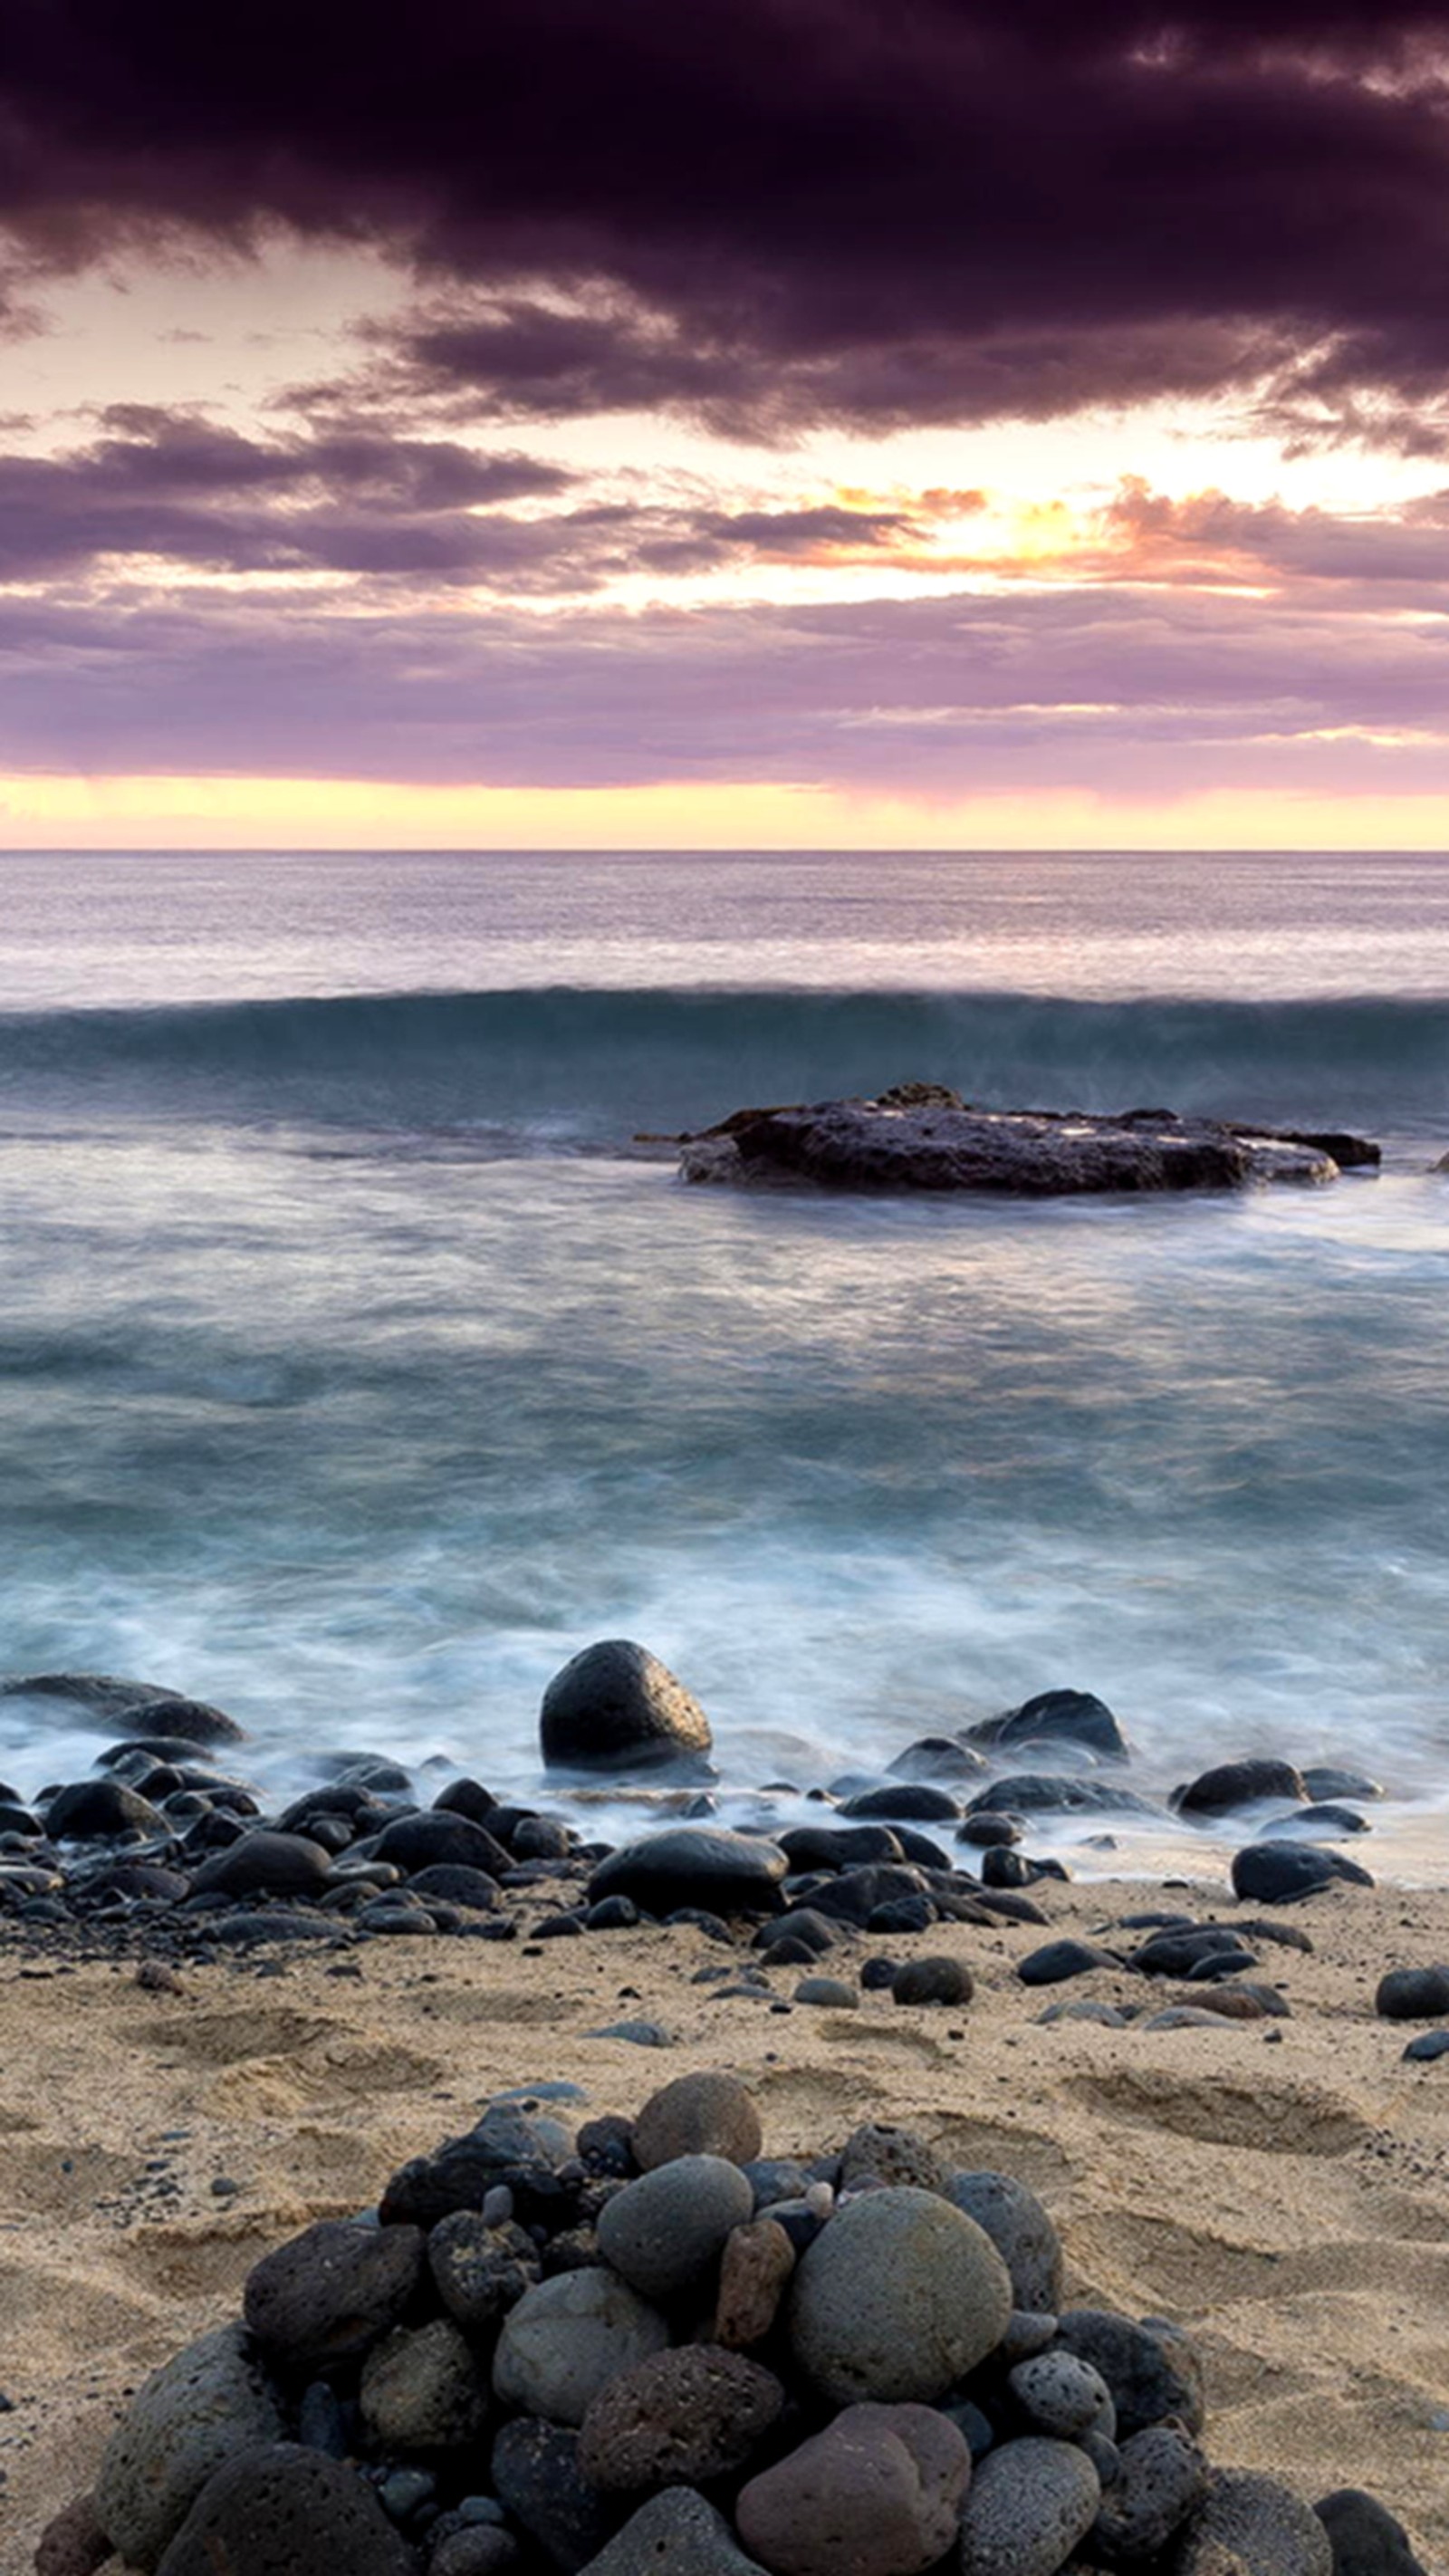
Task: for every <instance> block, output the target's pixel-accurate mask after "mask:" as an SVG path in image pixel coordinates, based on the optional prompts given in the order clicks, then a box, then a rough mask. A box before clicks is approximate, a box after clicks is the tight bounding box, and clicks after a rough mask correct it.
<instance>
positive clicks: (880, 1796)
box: [839, 1780, 961, 1825]
mask: <svg viewBox="0 0 1449 2576" xmlns="http://www.w3.org/2000/svg"><path fill="white" fill-rule="evenodd" d="M839 1813H840V1814H841V1815H842V1816H849V1817H851V1818H852V1820H854V1819H857V1818H858V1819H860V1820H861V1821H867V1820H868V1821H869V1822H871V1823H877V1822H881V1821H887V1820H889V1819H890V1818H891V1817H893V1816H902V1817H904V1818H905V1819H906V1820H907V1821H908V1822H912V1821H913V1822H915V1823H916V1824H922V1825H933V1824H954V1823H955V1821H956V1819H957V1817H958V1816H959V1815H960V1813H961V1801H960V1799H959V1798H953V1797H952V1795H951V1792H950V1790H949V1789H942V1788H938V1787H937V1786H936V1785H935V1784H934V1783H933V1782H931V1781H928V1780H895V1781H892V1782H891V1784H890V1786H889V1787H882V1788H879V1789H857V1791H856V1793H855V1795H854V1797H853V1798H847V1799H846V1800H845V1801H844V1803H843V1804H842V1806H841V1807H840V1809H839Z"/></svg>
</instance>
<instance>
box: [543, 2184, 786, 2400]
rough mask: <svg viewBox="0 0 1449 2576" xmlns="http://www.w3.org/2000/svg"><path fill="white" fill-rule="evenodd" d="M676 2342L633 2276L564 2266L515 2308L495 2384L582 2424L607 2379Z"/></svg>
mask: <svg viewBox="0 0 1449 2576" xmlns="http://www.w3.org/2000/svg"><path fill="white" fill-rule="evenodd" d="M727 2170H732V2168H727ZM745 2188H746V2190H747V2191H748V2189H749V2186H748V2184H746V2186H745ZM617 2205H618V2204H617V2202H614V2201H611V2202H610V2203H609V2207H610V2208H616V2207H617ZM668 2341H669V2329H668V2327H667V2326H666V2324H665V2322H664V2319H663V2318H662V2317H661V2316H660V2315H658V2314H657V2312H656V2311H655V2310H654V2309H653V2308H651V2307H648V2306H647V2305H646V2304H645V2302H644V2300H643V2299H641V2298H640V2297H639V2296H638V2295H637V2293H636V2292H635V2291H634V2290H632V2289H631V2288H630V2286H629V2284H628V2282H627V2281H621V2280H617V2279H616V2278H615V2277H614V2274H613V2273H612V2272H607V2271H605V2270H604V2269H603V2268H602V2267H601V2266H595V2267H594V2268H592V2269H590V2270H588V2271H583V2272H560V2273H558V2274H556V2275H555V2277H554V2279H552V2280H551V2281H540V2282H539V2283H538V2284H537V2286H536V2287H535V2288H534V2289H532V2290H525V2292H524V2294H523V2297H522V2298H521V2299H520V2300H519V2302H518V2305H517V2306H516V2307H515V2308H510V2310H509V2312H508V2315H507V2317H506V2318H505V2319H504V2324H503V2332H502V2334H501V2335H500V2336H499V2338H498V2349H497V2351H496V2353H495V2354H494V2356H493V2385H494V2388H495V2390H496V2391H497V2394H498V2395H499V2396H500V2397H501V2398H502V2400H503V2402H504V2404H505V2405H506V2406H513V2407H517V2408H518V2409H519V2411H520V2412H521V2413H523V2414H525V2415H541V2416H544V2417H546V2418H547V2420H548V2421H549V2423H551V2424H582V2422H583V2420H584V2417H585V2415H586V2414H587V2413H588V2411H589V2406H590V2404H591V2402H592V2400H593V2399H594V2398H595V2397H596V2396H597V2395H598V2392H599V2390H600V2389H601V2388H602V2387H604V2385H605V2384H606V2382H607V2381H609V2380H611V2379H613V2378H615V2377H616V2376H617V2374H618V2373H619V2372H620V2371H621V2370H631V2369H632V2368H633V2366H634V2364H635V2363H636V2362H639V2361H647V2360H648V2359H649V2357H650V2355H651V2353H656V2352H662V2351H663V2349H664V2347H665V2345H666V2344H667V2343H668Z"/></svg>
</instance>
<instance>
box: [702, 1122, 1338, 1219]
mask: <svg viewBox="0 0 1449 2576" xmlns="http://www.w3.org/2000/svg"><path fill="white" fill-rule="evenodd" d="M724 1131H727V1132H724ZM1344 1150H1345V1151H1347V1150H1348V1147H1347V1144H1346V1143H1345V1148H1344ZM679 1168H680V1172H681V1174H682V1176H683V1178H684V1179H685V1180H686V1181H704V1182H726V1183H734V1184H735V1185H737V1186H745V1187H748V1186H751V1185H753V1186H757V1187H758V1186H759V1185H760V1184H761V1183H762V1182H763V1183H765V1184H767V1185H768V1184H769V1183H772V1182H773V1183H775V1184H776V1185H779V1184H780V1183H786V1184H788V1183H791V1182H793V1183H796V1184H799V1183H802V1182H804V1183H809V1184H813V1185H814V1186H816V1187H819V1188H825V1189H843V1190H865V1191H882V1190H885V1191H898V1190H906V1191H917V1190H926V1191H932V1192H936V1191H945V1190H990V1191H1001V1192H1007V1193H1009V1194H1011V1195H1012V1196H1015V1197H1027V1198H1043V1197H1061V1196H1071V1197H1076V1196H1080V1195H1081V1194H1082V1193H1084V1192H1099V1191H1129V1192H1134V1193H1135V1192H1138V1191H1142V1190H1151V1191H1159V1190H1198V1189H1241V1188H1243V1187H1245V1186H1246V1185H1247V1184H1248V1183H1249V1182H1251V1181H1259V1180H1265V1181H1272V1180H1290V1179H1291V1180H1333V1179H1335V1178H1336V1177H1337V1174H1338V1170H1339V1166H1338V1164H1337V1163H1336V1162H1335V1160H1334V1159H1333V1157H1332V1156H1331V1155H1329V1154H1327V1153H1326V1152H1324V1151H1323V1150H1322V1148H1321V1147H1318V1146H1313V1145H1307V1144H1300V1143H1298V1142H1296V1141H1292V1140H1288V1139H1286V1138H1282V1139H1279V1138H1270V1137H1267V1136H1264V1135H1262V1134H1261V1133H1260V1132H1259V1131H1257V1130H1255V1129H1240V1128H1238V1127H1235V1126H1231V1125H1227V1124H1224V1123H1222V1122H1220V1121H1217V1120H1213V1119H1207V1118H1192V1119H1184V1118H1178V1117H1176V1116H1175V1115H1174V1114H1173V1112H1172V1111H1170V1110H1154V1111H1152V1112H1150V1113H1149V1112H1145V1111H1135V1112H1130V1113H1128V1114H1127V1115H1125V1116H1123V1117H1118V1118H1107V1117H1094V1116H1090V1115H1088V1114H1087V1113H1086V1112H1085V1111H1077V1110H1074V1111H1071V1112H1070V1113H1064V1112H1057V1113H1053V1112H1051V1111H1047V1110H1007V1109H1000V1110H994V1109H977V1108H967V1107H965V1106H964V1105H962V1104H960V1103H957V1104H956V1105H955V1106H954V1107H952V1106H949V1105H947V1104H946V1103H945V1102H943V1101H934V1100H933V1101H930V1102H926V1103H922V1104H916V1103H914V1102H911V1103H907V1102H898V1101H896V1100H895V1099H891V1098H887V1097H882V1098H881V1099H879V1100H823V1101H817V1102H815V1103H813V1104H811V1105H810V1106H809V1107H800V1108H790V1109H759V1110H737V1111H735V1112H734V1114H733V1115H732V1116H731V1117H730V1118H729V1119H727V1120H725V1121H724V1122H723V1131H722V1130H720V1129H716V1130H714V1131H711V1132H710V1133H708V1134H706V1135H704V1136H698V1137H690V1138H689V1139H687V1140H686V1142H685V1143H684V1145H683V1146H682V1149H681V1153H680V1165H679Z"/></svg>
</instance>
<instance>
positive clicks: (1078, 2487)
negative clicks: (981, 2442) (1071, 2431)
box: [958, 2434, 1102, 2576]
mask: <svg viewBox="0 0 1449 2576" xmlns="http://www.w3.org/2000/svg"><path fill="white" fill-rule="evenodd" d="M1101 2501H1102V2482H1101V2480H1100V2478H1099V2477H1098V2475H1097V2472H1096V2470H1095V2469H1094V2468H1093V2466H1092V2463H1091V2461H1090V2460H1089V2459H1088V2457H1087V2454H1086V2452H1085V2451H1079V2450H1078V2449H1077V2447H1076V2445H1075V2443H1073V2442H1048V2441H1043V2440H1040V2439H1039V2438H1038V2437H1037V2436H1036V2435H1035V2434H1028V2435H1027V2437H1026V2439H1025V2440H1024V2441H1020V2442H1003V2443H1002V2444H1001V2445H1000V2447H999V2449H996V2450H992V2451H988V2452H987V2454H986V2457H985V2459H984V2460H983V2461H982V2462H981V2464H980V2467H979V2468H978V2469H977V2472H976V2475H975V2478H974V2479H973V2481H972V2485H971V2491H970V2493H969V2495H968V2496H967V2498H966V2505H965V2510H964V2512H963V2513H962V2516H961V2556H960V2560H959V2562H958V2563H959V2566H960V2571H961V2576H1003V2571H1004V2570H1006V2569H1008V2568H1009V2569H1010V2571H1011V2576H1057V2570H1058V2568H1061V2567H1064V2566H1065V2565H1066V2562H1067V2560H1068V2559H1069V2558H1070V2556H1071V2554H1072V2551H1073V2550H1074V2549H1075V2548H1076V2546H1077V2543H1078V2541H1079V2540H1081V2539H1083V2538H1084V2537H1085V2535H1086V2534H1087V2533H1088V2532H1089V2531H1090V2530H1091V2528H1092V2525H1093V2523H1094V2522H1095V2521H1096V2519H1097V2512H1098V2508H1099V2506H1100V2504H1101Z"/></svg>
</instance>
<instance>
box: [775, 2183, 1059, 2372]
mask: <svg viewBox="0 0 1449 2576" xmlns="http://www.w3.org/2000/svg"><path fill="white" fill-rule="evenodd" d="M1011 2307H1012V2298H1011V2283H1010V2280H1009V2278H1008V2275H1007V2270H1006V2265H1005V2264H1004V2263H1003V2262H1002V2259H1001V2257H1000V2255H999V2254H998V2253H997V2250H996V2248H995V2246H994V2245H993V2244H992V2242H991V2239H990V2237H989V2236H987V2235H986V2233H985V2231H984V2230H983V2229H982V2228H980V2227H978V2226H977V2225H976V2223H975V2221H974V2220H973V2219H970V2218H968V2217H967V2216H966V2215H965V2213H964V2212H963V2211H962V2210H959V2209H954V2208H952V2206H951V2204H950V2202H949V2201H945V2200H942V2199H940V2198H939V2197H938V2196H937V2194H935V2193H934V2192H929V2191H918V2190H914V2189H912V2188H910V2187H909V2186H906V2187H895V2188H892V2187H889V2186H888V2187H887V2188H885V2189H883V2190H880V2191H872V2192H866V2193H863V2194H862V2195H861V2197H860V2198H859V2199H857V2200H851V2201H847V2202H846V2203H845V2204H844V2206H843V2207H842V2208H841V2209H839V2210H838V2211H837V2213H836V2215H835V2216H834V2217H833V2218H832V2219H830V2221H829V2222H828V2224H827V2225H826V2226H825V2227H823V2228H822V2230H821V2232H820V2234H819V2235H818V2236H817V2237H816V2239H815V2241H814V2243H813V2244H812V2245H810V2246H808V2247H807V2249H806V2251H805V2253H804V2255H803V2257H802V2258H801V2261H800V2264H799V2267H798V2269H797V2271H796V2273H795V2277H794V2280H793V2282H792V2284H791V2290H790V2302H789V2311H788V2322H789V2334H790V2342H791V2347H792V2349H793V2352H794V2355H795V2358H796V2361H797V2362H798V2364H799V2366H800V2368H801V2369H802V2370H803V2371H804V2373H805V2375H806V2377H807V2379H809V2380H810V2381H811V2383H812V2384H813V2386H814V2387H815V2388H817V2389H818V2390H819V2391H820V2393H821V2394H822V2395H823V2396H825V2397H827V2398H829V2399H830V2401H831V2402H832V2404H834V2405H835V2406H849V2405H851V2404H853V2403H855V2402H856V2401H857V2400H859V2399H862V2398H865V2399H871V2398H874V2399H879V2400H881V2401H883V2402H885V2403H887V2404H891V2403H896V2402H901V2401H905V2402H911V2401H920V2402H922V2403H925V2404H929V2403H930V2402H931V2400H932V2399H933V2398H937V2397H940V2396H943V2395H944V2394H945V2391H946V2390H947V2389H948V2388H950V2387H951V2386H952V2385H953V2383H954V2382H955V2381H956V2380H958V2379H962V2378H964V2377H965V2375H966V2373H967V2372H968V2371H969V2370H974V2368H975V2367H976V2364H977V2363H978V2362H979V2361H984V2359H985V2358H986V2355H987V2354H988V2353H989V2352H993V2351H994V2350H995V2348H996V2346H997V2345H998V2344H999V2343H1000V2341H1001V2338H1002V2336H1003V2335H1004V2333H1005V2332H1006V2327H1007V2321H1008V2319H1009V2317H1010V2315H1011Z"/></svg>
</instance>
